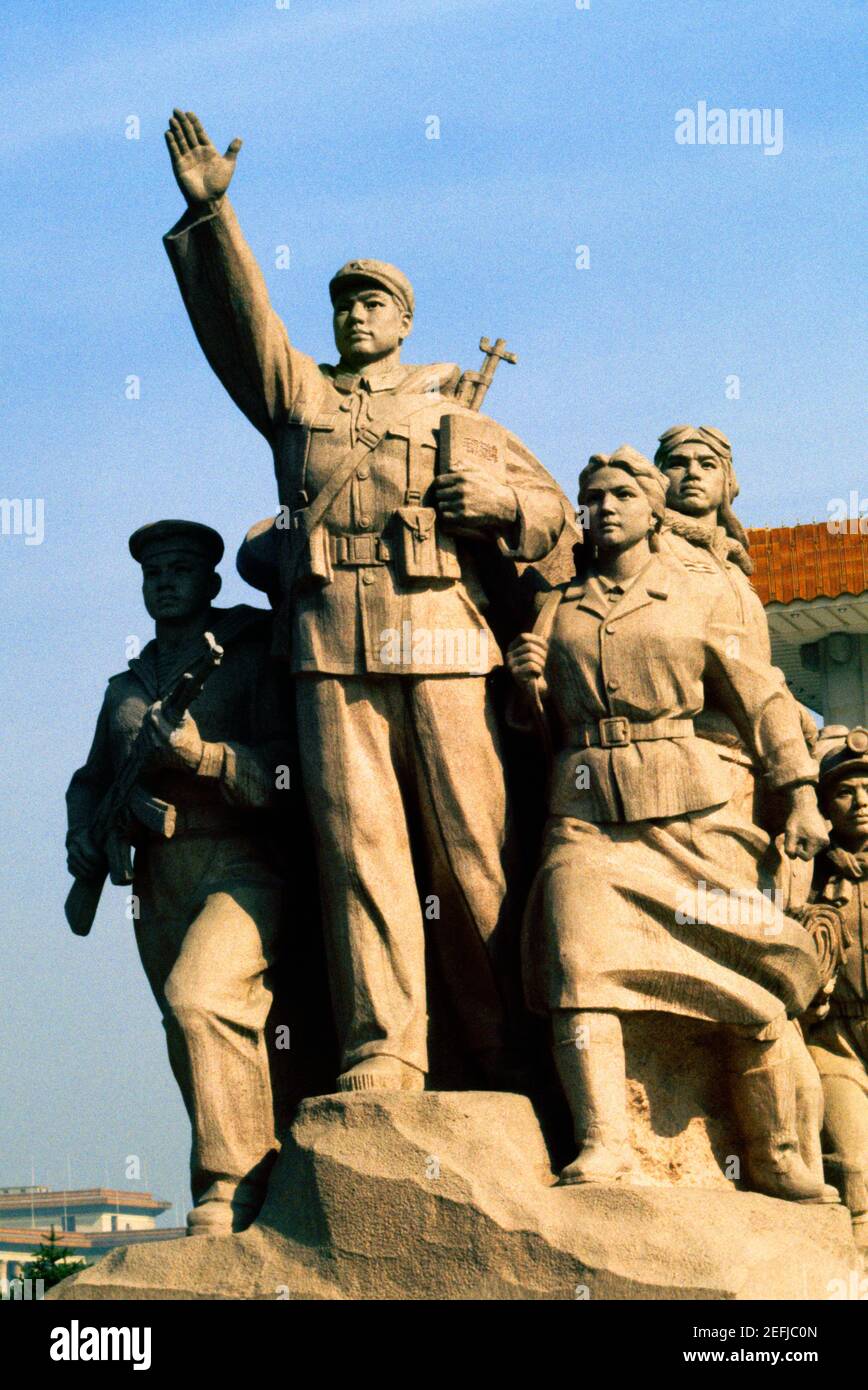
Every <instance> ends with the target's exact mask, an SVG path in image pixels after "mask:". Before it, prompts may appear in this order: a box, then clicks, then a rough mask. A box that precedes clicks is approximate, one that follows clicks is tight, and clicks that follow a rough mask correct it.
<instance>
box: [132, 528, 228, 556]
mask: <svg viewBox="0 0 868 1390" xmlns="http://www.w3.org/2000/svg"><path fill="white" fill-rule="evenodd" d="M129 546H130V554H131V555H132V557H133V559H134V560H138V561H139V563H141V562H142V560H143V558H144V555H145V552H146V551H148V550H152V549H154V548H155V547H156V548H158V549H159V550H191V551H198V552H199V554H201V555H204V556H205V558H206V559H207V560H208V561H209V562H210V563H211V564H212V565H217V564H219V563H220V561H221V560H222V558H223V537H222V536H221V535H220V533H219V532H218V531H215V530H213V528H212V527H210V526H204V525H203V524H202V522H201V521H175V520H169V521H151V522H148V524H147V525H146V526H140V527H139V529H138V530H137V531H134V532H133V534H132V535H131V536H130V540H129Z"/></svg>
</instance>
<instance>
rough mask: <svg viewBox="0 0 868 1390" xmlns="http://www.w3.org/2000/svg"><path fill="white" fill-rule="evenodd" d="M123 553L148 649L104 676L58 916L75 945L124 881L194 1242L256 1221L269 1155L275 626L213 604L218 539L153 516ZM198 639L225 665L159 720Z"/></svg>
mask: <svg viewBox="0 0 868 1390" xmlns="http://www.w3.org/2000/svg"><path fill="white" fill-rule="evenodd" d="M129 545H130V551H131V553H132V555H133V557H134V558H135V559H136V560H138V561H139V562H140V564H141V566H142V575H143V586H142V592H143V596H144V600H145V607H146V608H147V610H148V613H149V614H150V616H151V617H152V618H153V619H154V620H155V624H156V637H155V639H154V640H153V641H151V642H149V643H148V644H147V645H146V646H145V647H144V649H143V650H142V653H141V655H140V656H138V657H136V658H134V659H133V660H132V661H130V663H129V670H127V671H124V672H121V673H120V674H119V675H116V676H112V677H111V679H110V680H109V683H108V690H107V691H106V695H105V699H104V701H103V706H102V709H101V711H100V715H99V720H98V723H97V729H96V735H95V737H94V741H93V745H92V747H91V750H90V753H89V755H88V758H87V762H86V763H85V764H84V766H83V767H81V768H80V769H79V770H78V772H76V773H75V775H74V776H73V778H72V781H71V783H70V786H69V790H68V792H67V805H68V812H69V834H68V836H67V849H68V857H69V868H70V872H71V873H73V874H74V875H75V877H76V884H75V886H74V888H73V891H72V893H71V894H70V898H69V900H68V903H67V913H68V916H69V918H70V925H71V926H72V927H73V930H76V931H78V932H79V934H84V933H85V932H86V931H87V930H88V929H89V926H90V920H92V915H93V911H94V910H95V906H96V900H97V899H98V896H99V890H100V888H101V886H102V883H103V881H104V878H105V874H106V871H107V870H109V871H110V872H111V877H112V880H113V882H116V883H123V882H125V881H126V882H129V881H132V886H133V893H134V897H133V903H134V904H135V905H136V909H137V910H136V912H134V918H135V930H136V942H137V945H138V948H139V954H140V956H141V960H142V964H143V965H144V968H145V973H146V975H147V977H148V981H149V983H150V985H151V988H152V990H153V992H154V995H155V996H156V999H157V1002H158V1003H159V1005H160V1009H161V1011H162V1014H163V1023H164V1026H165V1030H166V1040H167V1043H168V1049H169V1060H170V1062H171V1066H172V1070H173V1072H174V1074H175V1078H176V1080H177V1082H178V1084H179V1086H180V1088H181V1093H182V1095H183V1098H184V1104H185V1106H186V1108H187V1112H188V1114H189V1117H190V1123H191V1126H192V1130H193V1144H192V1154H191V1185H192V1190H193V1200H194V1204H195V1205H194V1207H193V1210H192V1211H191V1212H190V1214H189V1217H188V1233H189V1234H191V1235H198V1234H206V1235H211V1234H224V1233H227V1232H229V1231H231V1230H240V1229H243V1228H244V1227H245V1226H246V1225H248V1224H249V1223H250V1221H251V1220H253V1218H254V1217H255V1215H256V1213H257V1210H258V1208H259V1205H260V1204H261V1201H262V1197H263V1195H264V1189H265V1184H266V1181H267V1175H268V1170H269V1167H270V1165H271V1163H272V1161H273V1158H274V1154H275V1152H276V1147H275V1146H276V1141H275V1127H274V1114H273V1104H272V1084H271V1074H270V1068H269V1060H268V1055H267V1049H266V1040H265V1023H266V1018H267V1015H268V1012H269V1008H270V1005H271V998H272V996H271V990H270V988H269V975H268V972H269V967H270V966H271V964H272V963H273V961H274V959H275V956H276V954H277V949H278V932H279V924H280V909H281V900H282V894H283V887H282V879H281V876H280V874H279V873H278V872H277V871H276V869H275V865H274V861H273V857H272V856H270V854H269V850H268V842H269V831H270V826H271V819H272V817H271V815H270V814H269V813H270V812H273V811H274V809H275V802H276V799H277V795H278V794H277V790H276V788H277V787H278V785H280V784H281V769H286V768H287V763H286V759H287V757H288V751H287V747H288V742H287V731H286V722H285V714H284V707H285V699H284V698H283V697H281V695H280V692H279V689H278V685H277V683H276V680H275V676H274V672H273V669H272V662H271V657H270V650H269V648H270V620H269V617H268V615H267V614H265V613H263V612H261V611H260V610H258V609H255V608H250V607H247V606H246V605H239V606H237V607H235V608H228V609H216V608H214V607H213V606H212V600H213V599H214V598H215V597H216V595H217V592H218V590H219V588H220V578H219V576H218V575H217V574H216V573H215V565H216V564H217V563H218V561H219V560H220V558H221V556H222V554H223V541H222V539H221V538H220V536H219V535H218V534H217V532H216V531H213V530H211V528H210V527H208V526H202V525H200V524H198V523H197V522H190V521H158V522H156V523H154V524H153V525H149V526H143V527H141V528H140V529H139V530H138V531H136V532H135V533H134V534H133V535H132V536H131V537H130V542H129ZM206 630H207V631H209V632H210V633H213V634H214V636H215V638H216V640H217V642H219V643H220V645H221V647H222V648H223V649H224V652H223V655H222V659H221V661H220V664H219V666H218V665H215V663H214V660H213V659H212V660H211V662H210V666H211V667H212V668H213V670H212V671H211V674H208V676H207V681H205V679H204V674H205V673H204V672H203V673H202V675H200V677H199V679H198V680H196V679H195V677H194V678H193V680H192V691H193V693H194V692H195V688H196V686H197V685H201V687H202V688H201V691H200V693H198V694H196V695H195V698H194V699H193V709H192V712H189V713H187V714H186V716H185V717H183V718H179V717H178V716H180V714H181V713H182V712H181V711H179V710H176V711H174V712H171V717H167V716H168V715H169V714H170V711H169V710H166V712H165V713H164V701H166V703H168V700H167V697H169V696H170V692H172V696H171V698H172V699H174V698H176V696H177V692H178V691H183V690H184V689H185V688H188V689H189V688H190V681H189V678H188V679H186V680H185V673H188V672H191V671H195V670H196V669H197V666H198V665H199V663H201V659H202V658H201V653H202V651H203V649H204V642H203V633H205V632H206ZM206 670H207V667H206ZM143 738H144V739H145V740H146V746H145V754H146V756H144V757H143V756H142V754H141V752H140V750H141V748H142V744H141V742H140V740H141V739H143ZM130 758H132V759H133V760H134V762H133V767H134V771H135V770H136V767H137V766H138V768H139V769H140V771H139V773H138V775H137V777H136V781H135V785H134V786H133V787H132V788H131V790H130V793H129V795H125V797H124V798H123V802H124V804H123V805H122V806H120V805H119V806H118V807H117V811H118V815H119V816H120V823H115V824H113V825H112V826H110V827H109V828H108V829H109V834H108V840H107V843H102V842H98V841H97V839H96V838H95V834H94V826H95V825H100V823H101V821H103V820H104V818H105V817H104V815H103V814H100V813H101V811H102V810H103V808H104V807H105V805H106V804H107V800H106V799H107V798H108V803H109V804H111V803H112V800H113V798H112V788H113V785H117V783H116V781H115V779H118V781H120V782H123V783H125V782H126V781H128V780H129V777H128V775H127V774H128V768H129V766H130V764H129V759H130ZM286 780H287V779H286V777H284V779H283V781H284V783H285V782H286ZM103 828H105V827H103ZM130 843H131V844H133V845H134V846H135V851H136V853H135V866H134V869H132V870H131V866H130V863H129V853H128V845H129V844H130Z"/></svg>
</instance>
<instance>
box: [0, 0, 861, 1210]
mask: <svg viewBox="0 0 868 1390" xmlns="http://www.w3.org/2000/svg"><path fill="white" fill-rule="evenodd" d="M860 9H861V7H859V6H857V5H856V4H855V3H851V0H838V3H836V4H835V5H834V6H830V5H803V4H799V3H796V0H789V2H788V3H780V0H726V3H723V0H702V3H700V4H697V3H696V0H655V3H654V4H649V3H643V0H591V5H590V8H589V9H587V10H578V9H576V7H575V3H574V0H413V3H409V2H408V0H369V2H368V3H364V0H360V2H359V3H353V4H350V3H346V0H328V3H323V0H289V3H288V7H287V8H286V9H278V8H277V7H276V6H275V4H274V3H273V0H244V2H243V3H228V2H227V0H208V2H207V3H205V0H191V3H188V4H187V5H185V6H183V7H179V6H177V4H175V3H169V2H168V0H148V3H146V4H145V3H141V0H140V3H130V2H128V3H126V4H121V5H118V4H116V3H113V4H109V3H107V0H105V2H104V0H81V2H80V3H78V4H76V5H75V6H70V5H68V4H62V3H42V4H40V3H38V2H35V3H31V4H29V5H27V6H14V7H13V6H11V5H8V4H7V6H6V7H5V14H4V21H3V28H4V43H3V50H2V55H0V131H2V141H0V165H2V176H3V189H4V197H3V200H2V205H0V223H2V232H3V235H2V239H0V293H2V302H3V308H4V318H5V326H6V331H5V333H4V335H3V344H2V348H0V352H2V396H3V407H4V419H5V429H4V433H3V438H2V442H0V449H2V459H3V483H2V492H3V495H4V496H8V497H10V498H22V499H23V498H41V499H43V500H44V508H45V536H44V540H43V542H42V544H40V545H31V546H27V545H25V544H24V538H23V537H22V536H15V535H2V536H0V568H2V572H3V594H4V641H3V652H4V657H5V660H4V662H3V664H2V673H0V696H2V708H3V714H4V733H5V735H6V750H5V766H6V771H7V775H6V777H5V778H4V784H5V785H4V792H3V804H2V812H0V815H2V839H0V853H2V875H3V879H2V904H3V914H2V933H0V981H2V984H0V989H2V1009H0V1056H2V1058H3V1065H2V1071H0V1185H2V1184H4V1183H6V1184H11V1183H20V1182H25V1181H29V1180H30V1172H31V1161H32V1162H33V1165H34V1167H35V1172H36V1178H37V1181H40V1182H45V1183H49V1184H52V1185H60V1184H62V1183H64V1182H65V1181H66V1176H67V1164H69V1169H70V1171H71V1175H72V1182H73V1185H75V1186H91V1185H94V1184H96V1183H102V1182H104V1181H106V1180H108V1181H109V1182H110V1183H111V1184H112V1185H114V1186H133V1187H135V1186H141V1185H146V1186H148V1187H151V1188H153V1190H154V1191H155V1192H156V1193H157V1194H158V1195H159V1196H161V1197H164V1198H166V1199H167V1200H170V1201H177V1202H178V1203H179V1205H181V1206H182V1207H183V1206H184V1204H185V1203H186V1197H187V1193H186V1172H185V1167H186V1151H187V1133H186V1122H185V1119H184V1116H183V1113H182V1108H181V1103H180V1100H179V1098H178V1097H177V1096H176V1094H175V1089H174V1083H173V1082H172V1080H171V1077H170V1075H169V1070H168V1064H167V1062H166V1060H165V1057H164V1052H163V1040H162V1033H161V1029H160V1025H159V1021H158V1015H157V1011H156V1007H155V1005H154V1003H153V1000H152V999H151V997H150V994H149V992H148V989H147V986H146V983H145V981H144V978H143V976H142V974H141V971H140V967H139V964H138V959H137V956H136V953H135V949H134V944H133V940H132V934H131V928H130V924H129V923H128V922H126V921H125V920H124V916H123V894H122V892H121V890H119V889H115V890H111V891H110V892H107V893H106V900H105V902H104V905H103V907H102V908H101V912H100V916H99V918H98V921H97V924H96V927H95V928H94V932H93V934H92V936H91V937H90V939H88V940H87V941H80V940H77V939H74V938H73V937H72V936H71V935H70V934H69V932H68V930H67V928H66V925H65V922H64V919H63V913H62V904H63V899H64V896H65V894H66V890H67V886H68V879H67V876H66V873H65V868H64V862H63V834H64V807H63V792H64V790H65V787H66V784H67V782H68V780H69V776H70V774H71V772H72V771H73V769H74V768H75V767H76V766H77V765H78V764H79V763H80V762H81V761H82V760H83V757H84V754H85V752H86V750H87V746H88V743H89V740H90V736H91V731H92V724H93V720H94V718H95V715H96V711H97V709H98V706H99V701H100V698H101V694H102V690H103V688H104V684H105V678H106V677H107V676H108V675H109V674H110V673H112V672H114V671H116V670H119V669H120V668H121V667H122V666H123V665H124V662H125V659H126V658H125V644H126V641H127V638H128V637H129V636H130V635H137V636H140V637H142V638H143V639H144V638H146V637H147V636H148V635H149V632H148V628H147V623H146V619H145V616H144V613H143V610H142V607H141V600H140V595H139V589H138V583H139V577H138V572H137V568H136V566H135V565H134V564H133V562H132V561H131V560H130V558H129V556H128V554H127V551H126V537H127V536H128V535H129V533H130V532H131V531H132V530H133V529H135V527H137V526H139V525H140V524H142V522H144V521H146V520H150V519H153V518H155V517H158V516H190V517H194V518H197V519H199V520H203V521H207V522H209V523H210V524H211V525H214V526H216V527H217V528H218V529H219V530H220V531H221V532H222V533H223V535H224V536H225V537H226V540H227V549H228V550H229V552H230V554H231V553H232V552H234V549H235V546H236V544H237V542H238V540H240V537H241V535H242V534H243V532H244V530H245V529H246V527H247V526H248V525H249V524H250V523H251V522H252V521H254V520H255V519H257V518H259V517H261V516H264V515H266V514H267V513H268V512H269V511H270V510H272V508H273V505H274V500H275V499H274V484H273V478H272V474H271V464H270V457H269V453H268V450H267V447H266V445H265V443H264V442H263V441H262V440H261V439H260V437H259V436H258V435H257V434H256V432H255V431H254V430H253V429H252V428H251V426H250V425H248V424H247V422H246V421H245V420H244V419H243V417H242V416H241V415H240V414H239V412H238V411H237V410H236V409H235V407H234V406H233V405H232V403H231V401H230V400H229V399H228V397H226V396H225V395H224V393H223V391H222V388H221V387H220V386H219V384H218V383H217V381H216V380H215V379H214V378H213V377H212V375H211V373H210V370H209V368H208V367H207V364H206V363H205V361H204V359H203V357H202V355H201V353H200V351H199V349H198V347H197V345H196V343H195V340H194V338H193V335H192V332H191V330H190V327H189V324H188V322H187V320H186V317H185V315H184V312H183V310H182V307H181V304H180V299H179V296H178V293H177V289H176V287H175V283H174V279H173V276H172V274H171V271H170V268H169V264H168V261H167V259H166V257H165V253H164V251H163V249H162V246H161V244H160V238H161V235H162V234H163V232H165V231H166V230H167V229H168V228H169V226H170V225H171V224H172V223H173V222H174V220H175V219H176V218H177V217H178V216H179V215H180V212H181V210H182V209H181V202H180V195H179V194H178V191H177V188H176V187H175V184H174V182H173V179H172V176H171V172H170V170H169V165H168V158H167V155H166V151H165V147H164V144H163V137H162V132H163V130H164V128H165V121H166V117H167V116H168V113H169V111H170V109H171V107H172V106H173V105H175V104H178V105H182V106H184V107H186V108H191V109H194V110H196V111H197V112H198V114H199V116H200V117H201V119H202V121H203V122H204V124H205V126H206V128H207V129H208V131H209V133H210V134H211V135H212V137H213V138H214V140H215V142H216V143H218V144H219V145H220V146H221V148H225V146H226V145H227V144H228V143H229V141H230V139H232V137H233V136H236V135H237V136H241V137H243V139H244V142H245V143H244V148H243V149H242V151H241V155H240V157H239V162H238V172H237V175H236V179H235V184H234V187H233V199H234V202H235V206H236V208H237V210H238V213H239V216H240V218H241V221H242V225H243V226H244V228H245V230H246V232H247V235H248V238H249V240H250V242H251V244H252V246H253V248H254V250H255V252H256V254H257V256H258V257H259V259H260V262H261V264H262V266H263V269H264V271H265V274H266V278H267V279H268V282H269V284H270V287H271V290H272V294H273V298H274V301H275V304H276V305H277V307H278V309H279V310H280V312H281V313H282V314H283V316H284V318H285V320H286V323H287V327H288V329H289V333H290V336H291V337H292V338H293V340H294V341H295V342H297V343H298V344H299V346H301V347H302V348H304V349H305V350H307V351H309V352H311V353H313V354H314V355H315V356H318V357H319V358H320V359H321V360H329V359H330V354H331V338H330V316H329V306H328V300H327V292H326V285H327V282H328V278H329V276H330V275H331V274H332V273H333V272H334V270H335V269H336V268H337V266H338V265H340V264H342V263H343V262H344V261H345V260H347V259H349V258H350V257H354V256H376V257H379V258H381V259H385V260H390V261H393V262H395V263H397V264H398V265H400V266H401V267H402V268H403V269H405V270H406V271H407V273H408V274H409V275H410V276H411V278H412V279H413V282H414V285H415V287H416V294H417V318H416V327H415V332H414V335H413V338H412V339H411V342H410V344H409V345H408V346H409V348H410V351H409V352H408V353H407V356H408V358H409V359H410V360H415V361H431V360H447V361H459V362H461V363H462V365H464V366H473V367H475V366H476V365H477V358H478V353H477V351H476V344H477V342H478V339H479V336H480V335H481V334H487V335H488V336H490V337H494V336H496V335H502V336H504V337H505V338H506V339H507V340H508V343H509V345H510V346H511V347H512V348H513V349H514V350H515V351H517V352H518V354H519V357H520V362H519V365H518V366H517V367H502V368H501V370H500V374H499V376H498V378H497V381H496V383H495V386H494V388H493V390H492V392H491V394H490V396H489V398H488V407H489V409H490V411H491V413H492V414H494V415H496V416H497V417H498V418H500V419H501V420H502V421H503V422H504V423H505V424H507V425H509V426H510V427H511V428H512V429H514V430H515V431H516V432H517V433H518V434H520V435H521V436H522V437H523V438H524V439H525V440H526V441H527V443H528V444H529V445H530V446H531V447H532V448H533V449H534V450H535V451H536V452H537V453H538V454H539V456H540V457H541V458H542V460H543V461H544V462H545V463H546V464H547V466H548V467H549V468H550V469H551V471H552V472H553V473H554V474H555V475H556V476H557V478H558V479H559V481H560V482H561V483H562V484H563V485H564V486H565V487H566V488H567V489H568V491H569V492H570V493H571V494H572V493H573V492H574V487H575V477H576V474H577V472H578V470H579V468H580V467H581V465H582V464H583V463H584V462H585V461H586V459H587V457H588V455H589V454H590V453H592V452H595V451H598V450H609V449H611V448H614V447H615V446H616V445H617V444H619V443H620V442H622V441H629V442H630V443H632V444H634V445H636V446H637V447H638V448H640V449H642V450H643V451H644V452H646V453H650V452H652V451H653V448H654V443H655V439H656V436H657V435H658V434H659V433H660V432H661V431H662V430H663V429H664V428H665V427H667V426H668V425H671V424H674V423H677V422H681V421H692V422H694V423H708V424H713V425H716V426H718V427H719V428H721V429H723V430H725V431H726V433H728V434H729V435H730V437H731V439H732V441H733V445H734V450H735V463H736V469H737V472H738V475H739V479H740V482H741V488H742V496H741V498H740V500H739V510H740V513H741V515H742V517H743V519H744V520H745V521H746V522H748V523H749V524H753V525H769V524H782V523H792V522H795V521H797V520H802V521H808V520H813V519H822V518H825V516H826V515H827V506H828V502H829V499H830V498H831V497H835V496H845V497H846V496H847V495H848V493H849V491H850V490H851V489H854V488H855V489H857V490H861V493H865V492H866V491H868V484H866V479H865V469H864V466H863V465H862V461H861V454H860V452H859V444H860V442H861V440H860V437H859V436H860V425H861V412H860V410H859V405H860V404H861V393H860V391H859V389H858V378H859V375H860V372H859V366H860V357H861V356H862V355H863V354H862V353H861V352H860V349H861V348H863V345H864V328H863V325H862V323H860V321H859V320H858V319H857V317H856V313H857V304H858V289H859V288H860V287H861V277H860V269H861V268H860V265H859V263H858V259H857V247H858V242H859V236H858V229H859V227H860V222H859V219H858V213H859V202H860V195H861V194H862V185H861V182H860V172H859V164H858V162H857V154H858V149H857V140H858V131H859V124H860V122H859V97H860V95H861V93H860V84H859V69H858V65H857V51H858V43H859V38H860V33H859V27H858V21H859V13H860ZM699 101H705V102H707V104H708V106H709V107H714V106H720V107H724V108H730V107H760V108H771V109H776V108H779V109H780V110H781V111H782V112H783V122H784V143H783V150H782V152H781V153H780V154H779V155H777V156H766V155H764V154H763V152H762V150H761V149H760V148H757V147H754V146H749V147H744V146H731V147H730V146H726V147H711V146H704V147H701V146H692V147H691V146H681V145H678V144H676V142H675V139H674V132H675V125H676V122H675V113H676V111H678V110H680V109H682V108H685V107H692V108H695V107H696V105H697V103H698V102H699ZM130 116H136V117H138V120H139V122H140V127H141V138H140V139H138V140H130V139H127V138H126V137H125V128H126V124H127V120H128V117H130ZM432 116H436V117H437V118H438V120H439V123H440V138H439V139H438V140H432V139H427V138H426V127H427V128H430V122H429V119H428V118H430V117H432ZM282 245H288V246H289V247H290V265H289V268H287V269H277V268H276V266H275V252H276V248H277V247H279V246H282ZM577 246H587V247H589V250H590V266H589V268H588V269H583V270H580V269H577V268H576V264H575V262H576V247H577ZM131 375H135V376H138V377H139V378H140V382H141V396H140V399H138V400H128V399H126V398H125V394H124V386H125V381H126V378H127V377H128V376H131ZM731 376H737V377H738V378H739V384H740V396H739V398H738V399H728V398H727V395H726V389H725V384H726V379H727V378H728V377H731ZM223 572H224V579H225V587H224V594H223V600H222V601H225V602H230V603H231V602H240V601H242V600H244V599H246V598H248V597H250V591H247V590H245V588H244V586H243V585H242V583H241V581H240V580H239V579H238V578H237V577H236V576H235V575H234V572H233V570H232V567H231V561H230V562H228V563H226V564H224V566H223ZM254 601H255V600H254ZM128 1155H137V1156H138V1157H139V1158H140V1160H141V1161H142V1164H143V1174H144V1178H143V1182H128V1181H127V1180H126V1177H125V1160H126V1158H127V1156H128Z"/></svg>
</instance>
